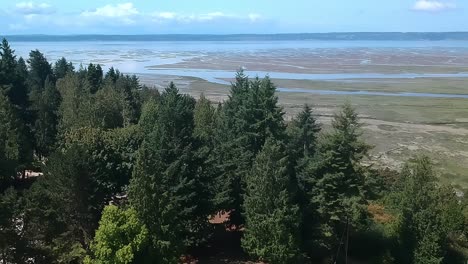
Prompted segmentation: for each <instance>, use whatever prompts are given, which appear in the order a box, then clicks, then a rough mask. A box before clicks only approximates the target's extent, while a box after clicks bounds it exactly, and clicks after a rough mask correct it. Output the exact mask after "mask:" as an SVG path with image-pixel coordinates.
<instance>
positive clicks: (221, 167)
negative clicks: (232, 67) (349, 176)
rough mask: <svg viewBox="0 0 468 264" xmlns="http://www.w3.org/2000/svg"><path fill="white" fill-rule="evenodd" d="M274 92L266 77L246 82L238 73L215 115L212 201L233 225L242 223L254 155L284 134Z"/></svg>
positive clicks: (246, 79)
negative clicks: (214, 183) (215, 169)
mask: <svg viewBox="0 0 468 264" xmlns="http://www.w3.org/2000/svg"><path fill="white" fill-rule="evenodd" d="M275 90H276V87H275V86H274V85H273V83H272V82H271V80H270V79H269V78H268V77H266V78H264V79H262V80H260V79H259V78H256V79H255V80H253V81H249V79H248V78H247V77H246V76H245V75H244V74H243V72H242V71H240V72H238V73H237V76H236V82H235V83H234V84H233V85H232V87H231V94H230V96H229V99H228V100H227V101H226V102H225V104H224V105H223V107H222V109H221V111H220V113H219V118H218V122H217V129H216V133H215V134H216V135H215V150H214V152H213V156H214V160H215V162H216V164H217V171H218V172H217V173H218V179H217V185H218V187H217V188H218V190H219V193H218V195H217V196H216V198H215V201H216V203H217V204H218V205H217V207H218V208H219V209H220V210H224V211H230V212H231V213H230V221H231V223H232V224H234V225H241V224H242V223H243V219H242V214H241V213H242V204H243V193H244V189H245V177H246V175H247V173H248V172H249V171H250V169H251V166H252V162H253V160H254V159H255V156H256V155H257V153H258V152H259V151H260V150H261V148H262V146H263V144H264V143H265V141H266V139H267V138H268V137H272V138H274V139H278V140H280V139H284V138H285V135H286V133H285V124H284V120H283V112H282V108H281V107H279V106H278V98H277V97H276V95H275Z"/></svg>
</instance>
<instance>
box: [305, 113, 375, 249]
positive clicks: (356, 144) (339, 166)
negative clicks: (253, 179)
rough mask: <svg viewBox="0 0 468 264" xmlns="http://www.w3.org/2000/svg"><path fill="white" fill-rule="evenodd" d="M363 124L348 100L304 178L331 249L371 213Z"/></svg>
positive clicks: (321, 237)
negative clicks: (362, 136)
mask: <svg viewBox="0 0 468 264" xmlns="http://www.w3.org/2000/svg"><path fill="white" fill-rule="evenodd" d="M360 127H361V124H360V123H359V118H358V114H357V113H356V112H355V110H354V109H353V108H352V107H351V105H349V104H345V105H344V106H343V107H342V109H341V111H340V112H339V113H338V114H336V115H335V117H334V120H333V121H332V131H331V132H329V133H328V134H326V135H325V136H324V138H323V140H322V141H321V142H320V144H319V145H318V152H317V153H318V155H317V157H316V158H315V159H314V161H312V162H311V164H310V165H309V167H308V168H307V172H306V175H305V176H304V177H303V179H302V184H303V188H304V189H305V190H307V191H308V197H309V201H310V203H309V208H311V210H314V212H311V213H310V214H314V213H315V214H317V217H319V222H320V226H319V228H318V229H319V231H318V234H315V235H316V236H317V235H318V237H316V239H315V240H316V241H317V242H318V243H319V244H320V245H321V246H325V248H328V249H335V250H336V249H337V247H340V246H341V243H342V238H343V235H342V234H344V233H347V232H348V231H349V230H350V229H351V230H352V229H353V228H355V227H359V226H360V225H361V224H362V223H364V221H365V220H366V217H367V210H366V205H367V201H366V197H365V192H364V190H365V185H364V183H365V181H364V173H365V168H364V167H363V166H362V165H361V161H362V159H363V158H364V157H365V156H366V155H367V152H368V150H369V149H370V146H369V145H367V144H366V143H365V142H363V141H362V140H361V139H360V135H361V130H360ZM342 252H343V251H342ZM336 257H338V256H336Z"/></svg>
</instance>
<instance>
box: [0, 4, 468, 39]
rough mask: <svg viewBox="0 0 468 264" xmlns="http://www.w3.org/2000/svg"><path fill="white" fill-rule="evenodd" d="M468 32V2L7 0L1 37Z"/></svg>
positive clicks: (1, 11) (0, 11)
mask: <svg viewBox="0 0 468 264" xmlns="http://www.w3.org/2000/svg"><path fill="white" fill-rule="evenodd" d="M370 31H371V32H387V31H392V32H396V31H397V32H428V31H430V32H443V31H468V0H352V1H351V0H236V1H229V0H133V1H132V0H124V1H109V0H79V1H78V0H38V1H15V0H0V34H1V35H12V34H57V35H68V34H236V33H256V34H260V33H314V32H370Z"/></svg>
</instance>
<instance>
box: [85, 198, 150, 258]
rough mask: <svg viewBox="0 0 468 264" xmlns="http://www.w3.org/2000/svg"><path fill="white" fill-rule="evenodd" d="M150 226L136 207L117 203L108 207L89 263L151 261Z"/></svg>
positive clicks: (104, 212) (92, 248)
mask: <svg viewBox="0 0 468 264" xmlns="http://www.w3.org/2000/svg"><path fill="white" fill-rule="evenodd" d="M149 246H150V240H149V234H148V229H147V228H146V226H145V225H144V224H143V223H142V222H141V221H140V220H139V219H138V217H137V214H136V211H135V210H134V209H133V208H131V207H130V208H127V209H120V208H118V207H117V206H115V205H108V206H106V207H105V208H104V211H103V214H102V217H101V220H100V221H99V228H98V229H97V231H96V235H95V237H94V240H93V242H92V243H91V246H90V250H91V255H89V256H87V257H86V258H85V260H84V263H85V264H130V263H135V264H137V263H152V262H150V258H149V255H150V252H149V251H148V247H149Z"/></svg>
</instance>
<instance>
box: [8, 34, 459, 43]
mask: <svg viewBox="0 0 468 264" xmlns="http://www.w3.org/2000/svg"><path fill="white" fill-rule="evenodd" d="M0 37H1V38H3V37H4V38H7V39H8V40H9V41H24V42H58V41H63V42H66V41H301V40H318V41H320V40H323V41H353V40H356V41H468V32H406V33H405V32H346V33H344V32H343V33H290V34H229V35H216V34H151V35H98V34H96V35H91V34H87V35H40V34H37V35H1V34H0Z"/></svg>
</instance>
